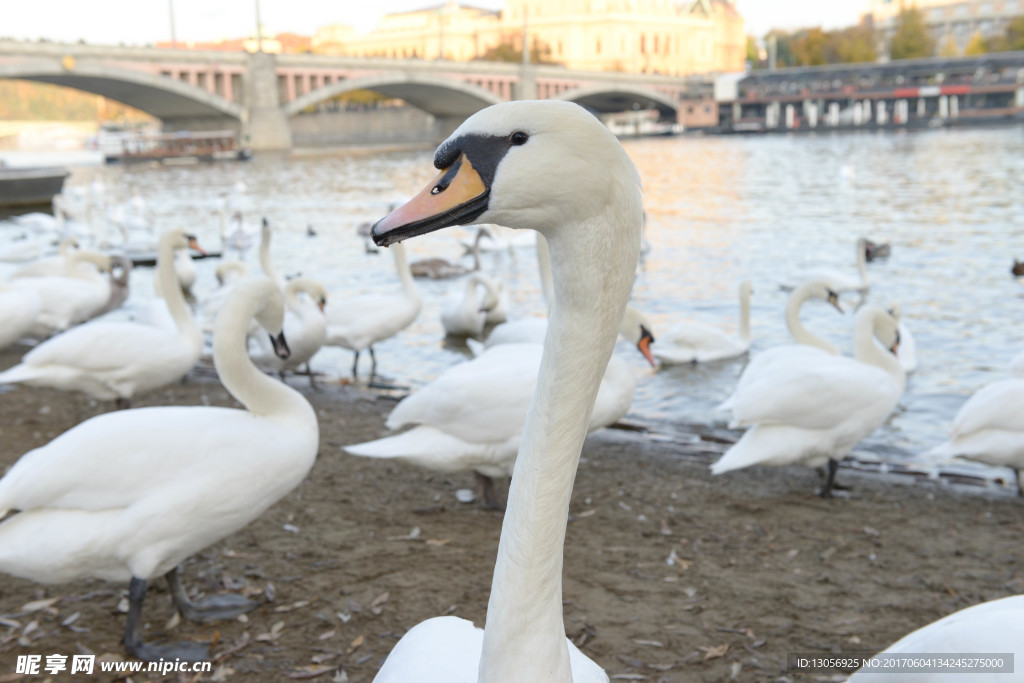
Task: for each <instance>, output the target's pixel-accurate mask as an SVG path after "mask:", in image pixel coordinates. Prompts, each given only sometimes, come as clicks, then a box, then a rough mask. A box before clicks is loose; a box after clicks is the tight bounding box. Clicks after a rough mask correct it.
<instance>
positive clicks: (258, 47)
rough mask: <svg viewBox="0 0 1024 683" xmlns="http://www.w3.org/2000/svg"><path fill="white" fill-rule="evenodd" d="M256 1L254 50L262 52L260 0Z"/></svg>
mask: <svg viewBox="0 0 1024 683" xmlns="http://www.w3.org/2000/svg"><path fill="white" fill-rule="evenodd" d="M254 2H255V3H256V51H257V52H263V29H262V28H261V27H260V23H261V22H260V0H254Z"/></svg>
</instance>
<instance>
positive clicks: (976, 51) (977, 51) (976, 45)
mask: <svg viewBox="0 0 1024 683" xmlns="http://www.w3.org/2000/svg"><path fill="white" fill-rule="evenodd" d="M986 52H988V45H987V44H986V43H985V36H983V35H981V31H978V32H977V33H975V34H974V35H973V36H971V41H970V42H969V43H967V47H965V48H964V55H965V56H967V57H970V56H972V55H983V54H985V53H986Z"/></svg>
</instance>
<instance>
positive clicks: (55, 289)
mask: <svg viewBox="0 0 1024 683" xmlns="http://www.w3.org/2000/svg"><path fill="white" fill-rule="evenodd" d="M86 263H89V264H92V265H93V266H95V268H90V267H87V266H86V265H85V264H86ZM109 270H110V258H109V257H108V256H104V255H103V254H100V253H97V252H94V251H85V250H82V251H77V252H75V253H74V254H71V255H70V256H68V258H67V262H66V265H65V271H64V274H63V275H60V276H51V277H29V278H23V279H20V280H15V281H14V282H13V283H12V284H13V286H16V287H18V288H23V289H31V290H33V291H34V292H35V293H36V294H37V295H38V296H39V300H40V303H41V308H40V310H39V315H38V316H37V317H36V324H35V325H34V326H33V328H32V331H31V334H32V335H33V336H36V337H46V336H48V335H50V334H53V333H54V332H63V331H64V330H66V329H68V328H69V327H71V326H72V325H77V324H78V323H81V322H85V321H86V320H88V319H90V318H92V317H93V316H95V315H98V314H99V312H100V311H102V310H103V308H104V306H106V304H107V301H109V300H110V282H109V280H108V279H107V278H106V277H105V276H104V275H103V273H106V272H108V271H109Z"/></svg>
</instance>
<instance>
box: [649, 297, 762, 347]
mask: <svg viewBox="0 0 1024 683" xmlns="http://www.w3.org/2000/svg"><path fill="white" fill-rule="evenodd" d="M750 291H751V287H750V281H749V280H744V281H743V282H741V283H740V287H739V300H740V328H739V334H738V335H736V336H734V335H730V334H726V333H725V332H723V331H722V330H720V329H718V328H717V327H713V326H711V325H706V324H704V323H701V322H685V323H680V324H678V325H674V326H673V327H672V328H671V329H669V330H668V332H666V333H664V334H662V335H659V338H660V340H661V342H660V343H659V344H658V347H657V349H656V350H655V353H654V355H655V356H656V357H657V358H658V360H660V361H661V362H662V363H664V364H666V365H677V364H680V363H707V362H710V361H716V360H725V359H727V358H735V357H736V356H742V355H743V354H745V353H746V352H747V351H749V350H750Z"/></svg>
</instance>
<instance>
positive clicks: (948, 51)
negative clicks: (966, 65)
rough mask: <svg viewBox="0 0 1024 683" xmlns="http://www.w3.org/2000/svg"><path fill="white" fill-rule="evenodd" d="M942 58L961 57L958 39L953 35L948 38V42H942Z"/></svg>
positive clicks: (940, 52)
mask: <svg viewBox="0 0 1024 683" xmlns="http://www.w3.org/2000/svg"><path fill="white" fill-rule="evenodd" d="M939 56H940V57H959V56H960V48H959V47H958V46H957V44H956V38H954V37H953V35H952V34H950V35H948V36H946V40H944V41H943V42H942V47H940V48H939Z"/></svg>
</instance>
